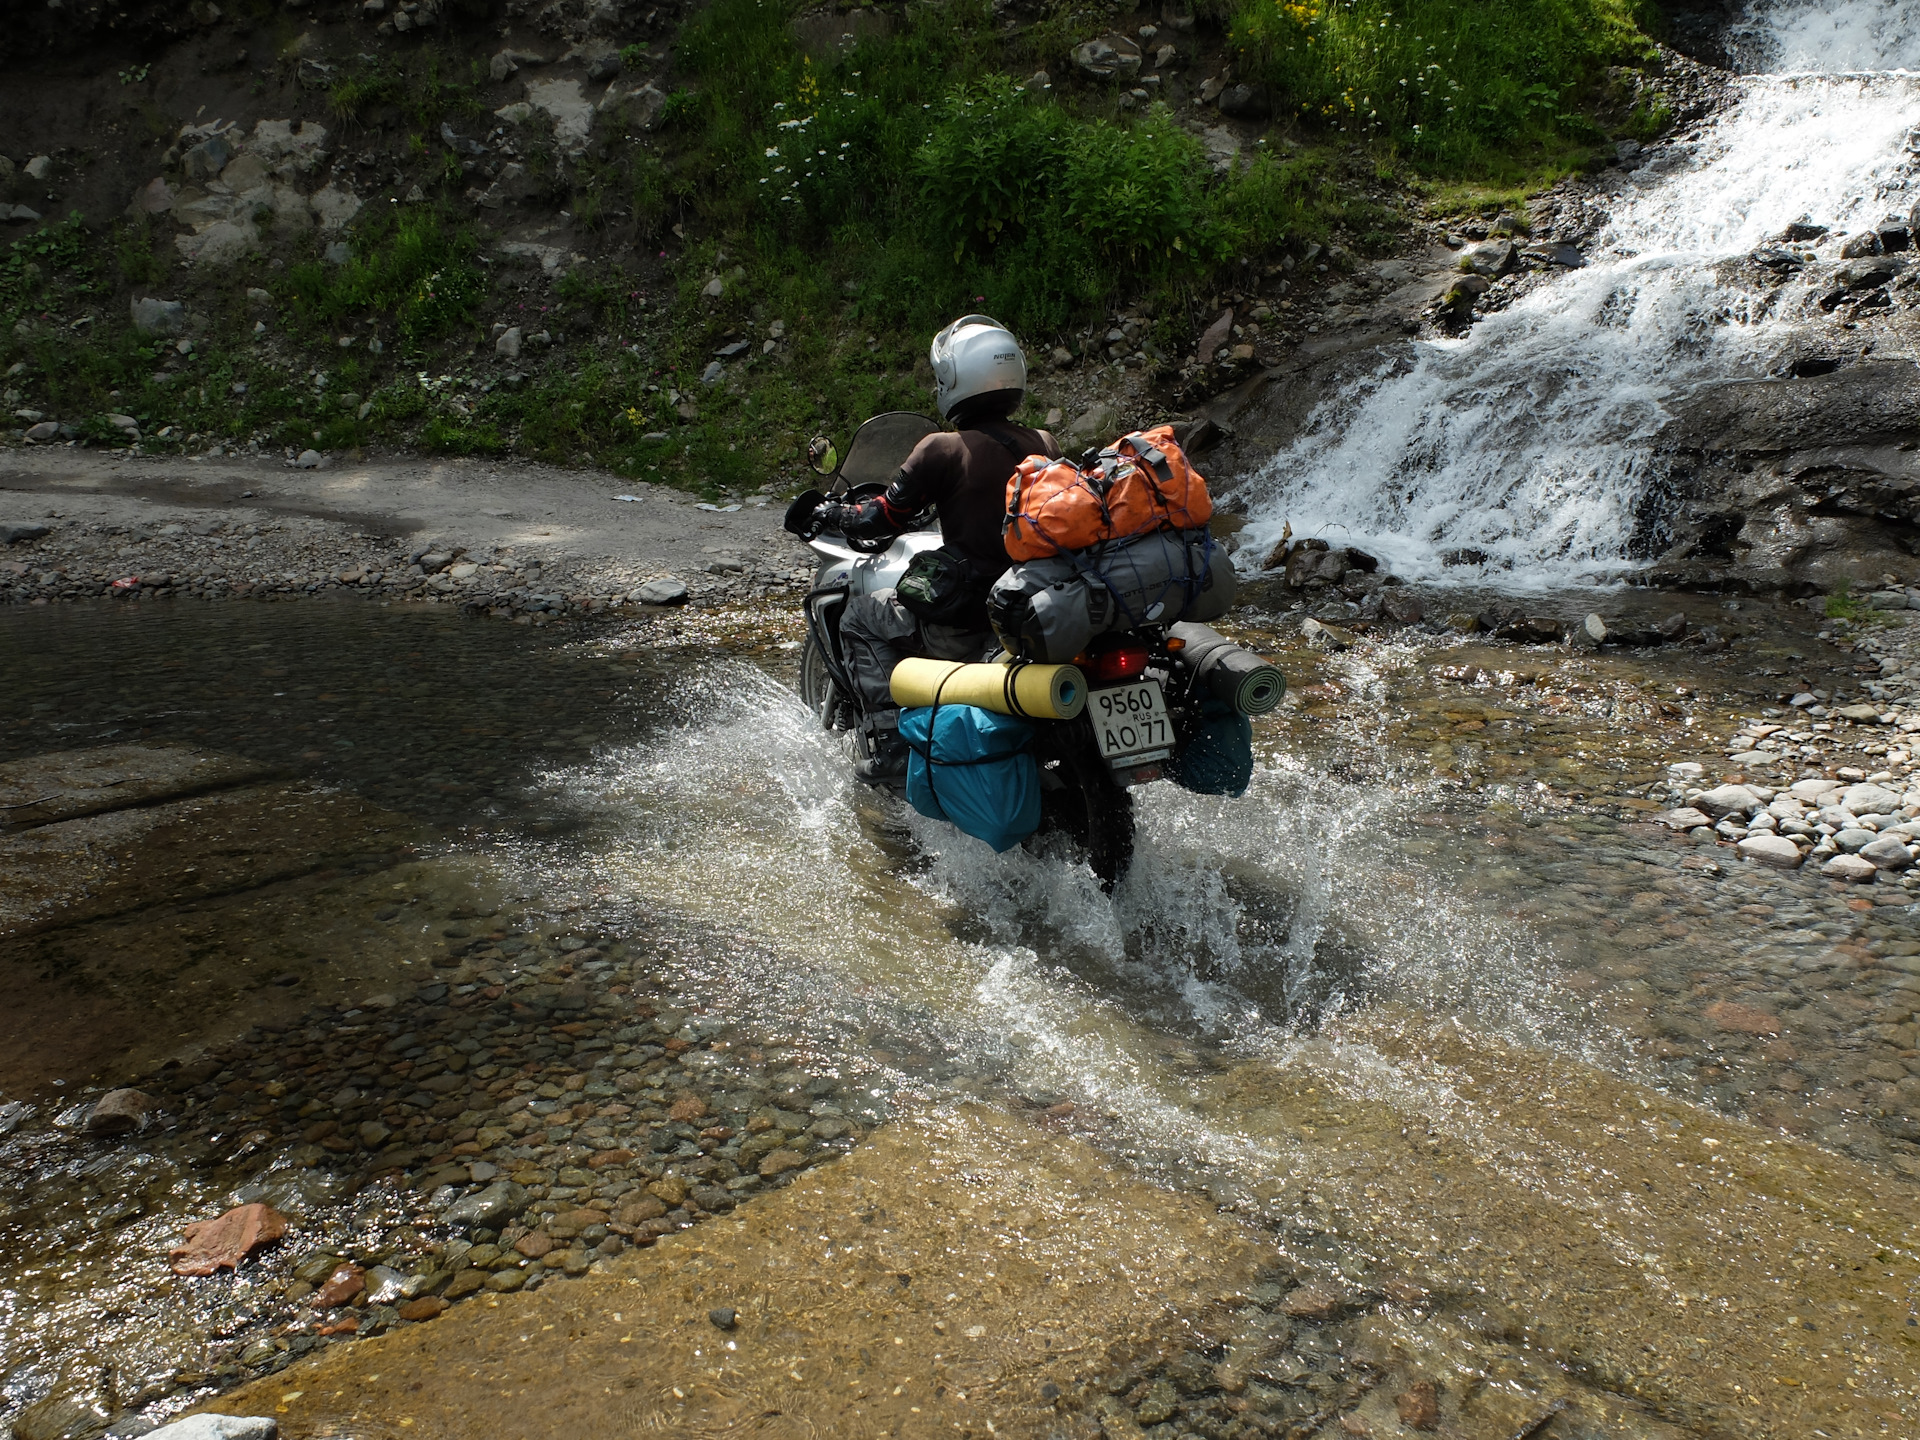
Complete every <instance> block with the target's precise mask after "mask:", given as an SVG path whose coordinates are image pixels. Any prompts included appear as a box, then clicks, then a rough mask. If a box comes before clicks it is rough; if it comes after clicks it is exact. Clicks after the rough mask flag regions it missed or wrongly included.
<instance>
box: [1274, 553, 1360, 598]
mask: <svg viewBox="0 0 1920 1440" xmlns="http://www.w3.org/2000/svg"><path fill="white" fill-rule="evenodd" d="M1347 570H1348V565H1347V553H1346V551H1344V550H1325V549H1321V550H1315V549H1310V548H1308V547H1306V546H1304V545H1296V546H1294V548H1293V550H1292V552H1291V553H1290V554H1289V555H1288V556H1287V570H1286V581H1287V584H1288V586H1290V587H1291V588H1292V589H1295V590H1304V589H1305V588H1306V587H1307V586H1309V585H1335V584H1338V583H1339V581H1340V577H1341V576H1343V575H1345V574H1346V573H1347Z"/></svg>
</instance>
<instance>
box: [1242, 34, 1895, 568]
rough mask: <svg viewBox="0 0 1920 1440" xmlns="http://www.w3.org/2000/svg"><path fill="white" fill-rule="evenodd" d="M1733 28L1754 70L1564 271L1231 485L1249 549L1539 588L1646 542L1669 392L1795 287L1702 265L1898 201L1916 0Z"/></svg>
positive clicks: (1780, 306) (1694, 377)
mask: <svg viewBox="0 0 1920 1440" xmlns="http://www.w3.org/2000/svg"><path fill="white" fill-rule="evenodd" d="M1743 36H1744V39H1743V53H1745V54H1747V55H1749V56H1752V57H1755V58H1756V63H1764V64H1765V65H1766V66H1767V67H1768V68H1769V70H1771V71H1773V72H1774V73H1758V74H1753V75H1749V76H1746V77H1744V78H1743V79H1742V80H1741V81H1740V82H1739V84H1740V95H1739V98H1738V100H1737V101H1736V102H1735V103H1734V104H1732V105H1731V106H1729V107H1728V108H1726V109H1725V110H1723V111H1722V113H1721V114H1720V115H1719V116H1718V117H1717V118H1716V119H1715V120H1714V121H1713V122H1712V123H1710V124H1709V125H1707V126H1705V127H1704V128H1703V129H1702V130H1701V131H1700V132H1698V133H1697V134H1696V135H1694V136H1692V137H1691V138H1689V139H1686V140H1684V141H1676V142H1673V143H1671V144H1669V145H1667V146H1665V147H1663V150H1662V152H1661V154H1660V156H1659V158H1658V159H1657V160H1656V161H1655V162H1654V163H1652V164H1650V165H1648V166H1646V167H1644V168H1642V169H1640V170H1637V171H1635V172H1633V174H1632V177H1631V180H1632V189H1631V190H1630V192H1629V193H1628V194H1627V195H1626V196H1625V197H1624V198H1623V199H1622V200H1621V201H1620V202H1619V203H1618V204H1617V205H1616V207H1615V210H1614V213H1613V215H1612V217H1611V220H1610V222H1609V224H1608V225H1607V227H1606V229H1605V230H1604V232H1603V233H1602V234H1601V235H1600V236H1599V237H1598V239H1597V241H1596V243H1595V244H1594V245H1593V246H1592V247H1591V253H1590V255H1589V257H1588V258H1589V261H1590V263H1589V264H1588V266H1587V267H1586V268H1585V269H1582V270H1579V271H1576V272H1573V273H1571V274H1568V275H1565V276H1563V277H1560V278H1558V279H1556V280H1554V281H1553V282H1551V283H1549V284H1546V285H1543V286H1541V287H1540V288H1538V289H1536V290H1534V291H1532V292H1531V293H1530V294H1528V295H1526V296H1523V297H1522V298H1521V299H1519V300H1518V301H1516V302H1515V303H1514V304H1513V305H1511V306H1509V307H1508V308H1507V309H1505V310H1502V311H1498V312H1496V313H1494V314H1492V315H1488V316H1486V317H1484V318H1483V319H1481V320H1480V321H1478V322H1477V323H1476V324H1475V326H1474V327H1473V329H1472V330H1471V331H1470V332H1469V333H1468V334H1467V336H1466V337H1465V338H1463V339H1460V340H1456V341H1444V340H1443V341H1426V342H1420V343H1416V344H1413V345H1411V346H1409V347H1407V348H1406V349H1404V350H1402V351H1400V352H1398V353H1396V354H1394V355H1392V356H1391V357H1389V358H1388V359H1387V360H1386V362H1385V363H1383V364H1382V365H1381V366H1380V367H1379V369H1378V370H1376V371H1375V373H1374V374H1372V375H1371V376H1370V377H1368V378H1367V379H1366V380H1364V381H1363V382H1361V383H1360V384H1359V385H1357V386H1355V387H1353V388H1352V389H1351V390H1350V391H1349V392H1348V393H1345V394H1342V395H1341V396H1339V397H1337V398H1336V399H1334V400H1331V401H1329V402H1327V403H1325V404H1324V405H1322V406H1321V407H1320V409H1319V410H1318V411H1316V413H1315V414H1314V415H1313V416H1312V417H1311V419H1310V420H1309V422H1308V424H1307V426H1306V428H1305V430H1304V432H1303V434H1302V435H1301V437H1300V438H1299V439H1298V440H1297V441H1296V442H1295V443H1293V444H1292V445H1290V446H1289V447H1288V448H1287V449H1285V450H1284V451H1282V452H1281V453H1279V454H1278V455H1276V456H1275V457H1274V458H1273V460H1272V461H1271V462H1269V464H1268V465H1267V466H1266V467H1265V468H1264V469H1263V470H1262V472H1261V473H1260V475H1259V476H1257V477H1256V478H1255V480H1254V481H1253V482H1252V491H1253V495H1254V502H1255V503H1254V506H1253V519H1252V523H1251V524H1250V525H1249V526H1248V537H1249V540H1250V541H1251V542H1252V544H1251V547H1250V548H1252V549H1253V550H1254V551H1255V553H1258V552H1259V550H1260V549H1261V548H1262V547H1265V546H1269V545H1271V544H1272V543H1274V542H1275V541H1277V540H1278V539H1279V537H1280V534H1281V531H1282V527H1283V526H1284V525H1286V524H1288V523H1290V524H1291V525H1292V527H1293V530H1294V532H1295V533H1296V534H1307V535H1325V536H1328V537H1337V538H1345V539H1348V540H1350V541H1351V542H1352V543H1355V544H1358V545H1360V546H1362V547H1364V548H1366V549H1368V550H1371V551H1374V552H1376V553H1378V554H1379V555H1380V556H1381V557H1382V558H1383V559H1384V560H1385V561H1386V562H1387V563H1388V564H1389V565H1390V566H1391V567H1392V568H1393V569H1394V570H1395V571H1396V572H1397V573H1399V574H1401V575H1404V576H1407V577H1410V578H1422V579H1428V580H1442V579H1449V578H1452V579H1460V580H1469V579H1478V578H1481V577H1482V576H1483V575H1484V574H1485V572H1486V571H1488V570H1492V571H1496V572H1501V573H1502V574H1503V575H1504V576H1505V577H1506V581H1507V583H1519V584H1523V585H1537V586H1540V587H1542V588H1545V587H1549V586H1552V585H1556V584H1565V583H1567V582H1569V581H1581V580H1592V579H1596V578H1603V577H1608V576H1614V575H1618V574H1620V573H1622V572H1623V571H1625V570H1628V569H1631V568H1632V567H1633V566H1635V565H1636V564H1639V563H1643V562H1644V561H1645V560H1646V559H1648V558H1650V557H1651V556H1652V555H1654V554H1657V553H1658V551H1659V549H1660V548H1661V546H1662V544H1663V531H1662V515H1663V512H1662V486H1661V471H1660V466H1659V464H1658V462H1657V460H1656V457H1655V456H1654V454H1653V443H1652V442H1653V440H1654V437H1655V436H1656V435H1657V434H1658V433H1659V431H1660V429H1661V427H1662V426H1663V425H1665V424H1666V422H1667V421H1668V420H1669V419H1670V418H1671V417H1672V414H1673V409H1674V407H1675V405H1676V404H1677V403H1679V402H1681V401H1683V400H1684V399H1685V398H1686V397H1687V396H1688V395H1690V394H1692V393H1695V392H1697V391H1698V390H1700V389H1702V388H1703V387H1706V386H1710V385H1712V384H1715V383H1719V382H1723V381H1725V380H1728V379H1735V378H1743V377H1749V376H1758V375H1760V374H1764V373H1765V372H1766V369H1767V366H1768V365H1769V363H1770V362H1771V360H1772V358H1773V357H1774V355H1775V353H1776V352H1777V350H1778V349H1779V348H1780V346H1781V345H1782V344H1783V342H1784V340H1785V339H1786V336H1787V332H1788V330H1789V328H1790V325H1791V320H1790V319H1789V318H1788V317H1789V316H1790V314H1791V313H1792V312H1793V311H1795V310H1796V309H1797V308H1798V306H1799V305H1800V304H1801V303H1802V300H1803V298H1804V289H1805V287H1804V286H1802V285H1800V284H1799V283H1798V282H1789V283H1788V284H1787V285H1786V286H1785V287H1783V288H1782V290H1781V292H1779V294H1778V295H1777V296H1774V297H1771V298H1769V296H1768V295H1767V294H1765V293H1764V292H1762V291H1759V290H1756V289H1749V288H1747V287H1745V286H1743V285H1741V284H1739V283H1737V282H1735V281H1733V280H1730V279H1728V278H1727V277H1725V276H1723V275H1722V274H1720V273H1719V272H1718V269H1717V262H1719V261H1721V260H1724V259H1727V258H1730V257H1737V256H1742V255H1744V254H1745V253H1747V252H1748V251H1750V250H1752V249H1753V248H1754V247H1756V246H1758V245H1761V244H1763V243H1766V242H1768V241H1769V240H1770V238H1771V237H1773V236H1776V235H1778V234H1779V232H1780V231H1781V229H1782V228H1783V227H1784V226H1785V225H1787V224H1788V223H1790V222H1792V221H1796V220H1801V219H1811V220H1814V221H1817V222H1819V223H1822V224H1826V225H1829V226H1831V227H1832V228H1833V232H1834V240H1835V241H1837V238H1838V237H1839V236H1840V235H1841V234H1844V233H1845V232H1846V231H1848V230H1852V229H1859V228H1862V227H1864V226H1865V225H1868V224H1871V223H1874V222H1876V221H1878V220H1880V219H1881V218H1882V217H1884V216H1885V215H1887V214H1889V213H1905V211H1906V210H1907V208H1908V207H1909V206H1910V205H1912V204H1913V202H1914V201H1915V199H1916V198H1920V185H1917V184H1916V177H1915V173H1914V155H1913V153H1912V151H1911V150H1910V148H1909V146H1910V137H1911V136H1912V135H1913V134H1914V133H1915V131H1916V128H1917V127H1920V77H1916V76H1914V75H1912V74H1910V73H1907V71H1908V69H1910V68H1920V19H1917V18H1916V7H1913V6H1911V5H1905V4H1896V3H1883V0H1843V3H1840V4H1814V3H1793V4H1787V3H1781V4H1776V5H1772V6H1767V7H1764V8H1760V9H1756V10H1754V11H1751V12H1750V13H1749V15H1748V17H1747V19H1746V21H1745V25H1744V30H1743ZM1813 69H1817V70H1819V71H1821V72H1823V73H1817V74H1815V73H1807V72H1808V71H1809V70H1813ZM1841 72H1849V73H1841ZM1833 243H1834V241H1830V242H1829V246H1830V248H1831V246H1832V244H1833ZM1829 258H1831V257H1830V256H1829ZM1463 552H1480V554H1481V555H1484V556H1485V557H1486V558H1485V561H1484V563H1482V562H1478V561H1474V560H1473V559H1472V557H1471V556H1469V555H1466V554H1464V553H1463ZM1463 559H1465V560H1467V561H1468V562H1469V563H1466V564H1462V563H1461V562H1462V560H1463Z"/></svg>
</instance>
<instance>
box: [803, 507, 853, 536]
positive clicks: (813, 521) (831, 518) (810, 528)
mask: <svg viewBox="0 0 1920 1440" xmlns="http://www.w3.org/2000/svg"><path fill="white" fill-rule="evenodd" d="M859 513H860V507H859V506H857V505H833V504H828V505H822V506H821V507H820V508H819V509H818V510H816V511H814V512H813V514H812V515H810V516H809V517H808V518H807V539H809V540H811V539H813V537H814V536H816V535H818V534H819V533H820V532H821V531H822V530H837V531H839V532H840V533H841V534H843V535H844V534H846V533H847V526H848V524H849V523H850V522H852V521H853V520H854V519H855V517H857V516H858V515H859Z"/></svg>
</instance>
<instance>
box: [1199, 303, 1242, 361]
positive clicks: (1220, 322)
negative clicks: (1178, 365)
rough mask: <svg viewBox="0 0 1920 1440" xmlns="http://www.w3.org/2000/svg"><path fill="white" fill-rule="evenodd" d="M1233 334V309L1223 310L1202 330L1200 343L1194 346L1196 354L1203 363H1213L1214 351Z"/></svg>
mask: <svg viewBox="0 0 1920 1440" xmlns="http://www.w3.org/2000/svg"><path fill="white" fill-rule="evenodd" d="M1232 334H1233V311H1232V310H1230V309H1229V310H1222V311H1221V312H1220V314H1219V316H1218V317H1217V318H1216V319H1215V320H1214V322H1213V323H1212V324H1211V325H1209V326H1207V328H1206V329H1205V330H1203V331H1201V332H1200V343H1199V344H1198V345H1197V346H1196V347H1195V348H1194V352H1193V353H1194V355H1195V357H1196V358H1197V359H1198V360H1199V361H1200V363H1201V364H1202V365H1206V364H1209V363H1211V361H1212V360H1213V356H1214V352H1215V351H1217V350H1218V349H1219V348H1220V347H1221V346H1222V345H1224V344H1226V343H1227V340H1228V338H1229V337H1230V336H1232Z"/></svg>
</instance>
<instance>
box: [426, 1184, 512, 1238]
mask: <svg viewBox="0 0 1920 1440" xmlns="http://www.w3.org/2000/svg"><path fill="white" fill-rule="evenodd" d="M528 1199H529V1197H528V1195H527V1192H526V1189H525V1187H524V1186H521V1185H516V1184H515V1183H514V1182H513V1181H511V1180H496V1181H494V1182H493V1183H492V1184H491V1185H489V1186H487V1187H486V1189H484V1190H480V1191H478V1192H476V1193H475V1194H472V1195H463V1196H461V1197H460V1199H458V1200H456V1201H454V1202H453V1204H451V1205H449V1206H448V1207H447V1215H446V1219H447V1223H448V1224H449V1225H464V1226H469V1227H472V1228H474V1229H481V1228H486V1229H491V1230H498V1229H499V1228H500V1227H501V1226H502V1225H504V1224H505V1223H506V1222H507V1221H509V1220H511V1219H513V1217H514V1216H516V1215H518V1214H519V1213H520V1212H521V1211H522V1210H525V1209H526V1208H527V1204H528Z"/></svg>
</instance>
